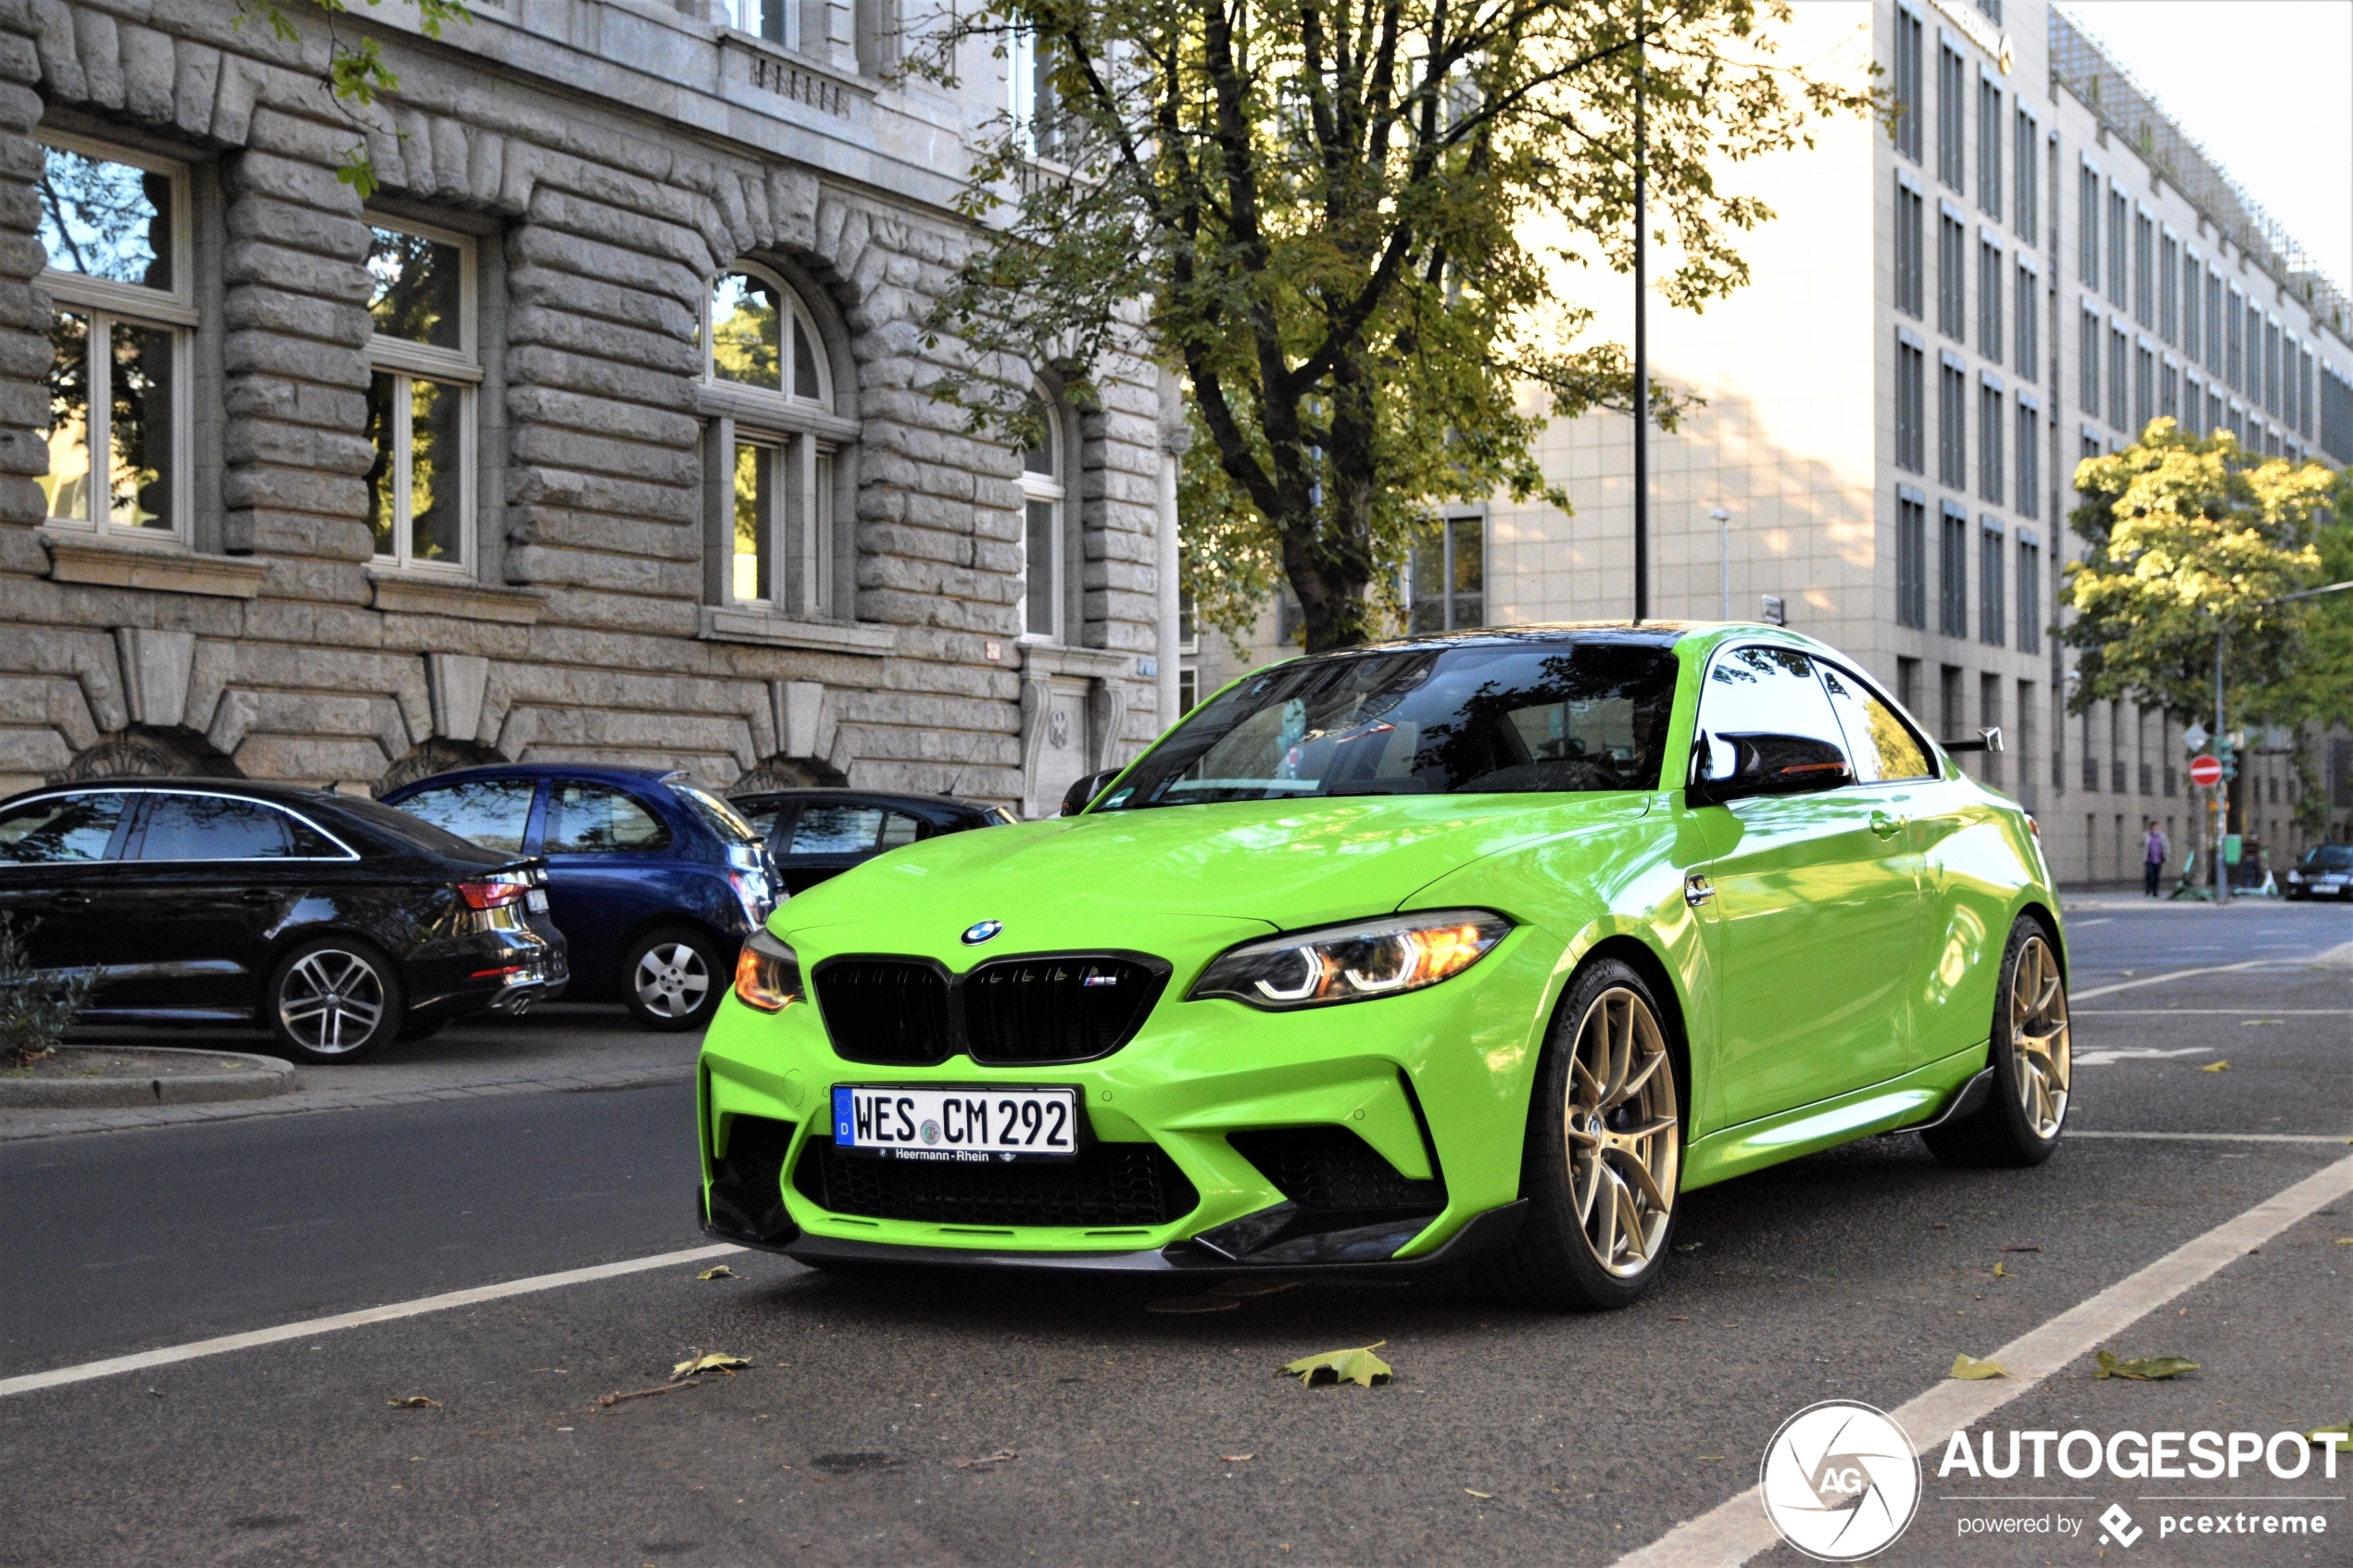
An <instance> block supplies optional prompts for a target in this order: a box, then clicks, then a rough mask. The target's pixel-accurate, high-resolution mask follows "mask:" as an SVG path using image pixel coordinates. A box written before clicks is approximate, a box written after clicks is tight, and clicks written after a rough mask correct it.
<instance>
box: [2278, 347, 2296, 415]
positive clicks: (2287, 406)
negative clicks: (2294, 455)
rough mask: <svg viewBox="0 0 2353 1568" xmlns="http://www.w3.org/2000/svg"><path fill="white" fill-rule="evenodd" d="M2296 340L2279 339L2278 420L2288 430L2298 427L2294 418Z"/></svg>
mask: <svg viewBox="0 0 2353 1568" xmlns="http://www.w3.org/2000/svg"><path fill="white" fill-rule="evenodd" d="M2297 412H2298V410H2297V407H2296V340H2295V339H2294V338H2292V337H2283V338H2282V339H2281V340H2280V422H2281V423H2282V424H2284V425H2285V426H2287V428H2288V429H2290V430H2295V429H2296V428H2298V421H2297V419H2296V415H2297Z"/></svg>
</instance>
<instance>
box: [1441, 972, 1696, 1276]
mask: <svg viewBox="0 0 2353 1568" xmlns="http://www.w3.org/2000/svg"><path fill="white" fill-rule="evenodd" d="M1629 1001H1630V1002H1632V1003H1636V1004H1639V1007H1640V1009H1641V1013H1640V1015H1639V1017H1638V1018H1637V1019H1636V1020H1635V1021H1634V1022H1630V1023H1629V1024H1628V1034H1629V1038H1630V1039H1631V1040H1632V1042H1633V1043H1632V1045H1631V1046H1630V1047H1629V1048H1627V1050H1626V1051H1625V1053H1624V1065H1623V1067H1622V1068H1619V1069H1617V1071H1616V1082H1615V1083H1602V1082H1600V1081H1599V1079H1598V1077H1597V1076H1596V1075H1594V1074H1592V1073H1581V1072H1580V1071H1579V1068H1578V1067H1577V1066H1576V1065H1575V1064H1576V1063H1578V1062H1579V1059H1580V1058H1582V1057H1586V1056H1588V1055H1590V1054H1591V1053H1592V1050H1593V1049H1594V1048H1595V1046H1596V1044H1597V1042H1596V1040H1595V1039H1594V1038H1593V1037H1592V1035H1589V1033H1588V1030H1589V1026H1590V1025H1592V1022H1594V1019H1595V1016H1596V1013H1597V1011H1598V1012H1599V1013H1600V1016H1601V1018H1602V1020H1603V1021H1604V1023H1605V1024H1607V1026H1608V1028H1609V1029H1611V1030H1612V1031H1615V1030H1616V1029H1617V1022H1616V1021H1617V1020H1619V1019H1621V1018H1623V1017H1625V1016H1626V1015H1625V1013H1624V1012H1623V1008H1624V1006H1625V1004H1626V1003H1628V1002H1629ZM1599 1043H1600V1044H1601V1045H1602V1046H1603V1047H1604V1048H1606V1047H1607V1039H1606V1037H1604V1039H1603V1040H1602V1041H1601V1042H1599ZM1678 1047H1679V1042H1678V1041H1676V1040H1675V1039H1674V1037H1673V1035H1672V1033H1671V1031H1670V1028H1669V1025H1668V1023H1667V1015H1666V1014H1665V1013H1664V1012H1663V1011H1662V1010H1660V1008H1659V1006H1658V1001H1657V998H1656V997H1654V996H1653V995H1652V994H1651V989H1650V986H1649V985H1647V984H1645V983H1644V981H1643V980H1642V976H1641V975H1640V974H1637V973H1636V972H1634V971H1633V970H1632V969H1631V968H1629V966H1628V965H1626V964H1624V963H1622V962H1620V961H1618V960H1616V959H1609V958H1604V959H1598V960H1594V961H1593V962H1592V963H1589V964H1587V965H1586V966H1585V967H1584V968H1583V969H1581V970H1579V972H1577V974H1576V976H1575V978H1573V979H1572V980H1570V982H1569V984H1568V989H1567V992H1566V993H1564V995H1563V996H1562V997H1561V1005H1560V1008H1559V1010H1557V1011H1556V1012H1555V1013H1554V1016H1553V1027H1552V1032H1551V1035H1550V1036H1549V1037H1548V1038H1547V1039H1546V1041H1545V1044H1544V1054H1543V1055H1542V1057H1541V1059H1540V1060H1538V1062H1537V1064H1536V1085H1535V1090H1534V1092H1533V1094H1531V1095H1530V1096H1529V1108H1528V1131H1527V1135H1526V1136H1525V1138H1524V1140H1523V1141H1522V1144H1521V1154H1520V1177H1519V1194H1520V1197H1522V1198H1525V1199H1527V1200H1528V1209H1527V1214H1526V1219H1525V1220H1524V1222H1523V1223H1522V1224H1521V1225H1520V1231H1519V1236H1518V1237H1517V1238H1516V1240H1515V1241H1514V1242H1513V1243H1512V1246H1511V1249H1510V1250H1509V1251H1507V1252H1505V1253H1504V1254H1503V1255H1502V1256H1501V1257H1499V1258H1496V1259H1494V1260H1492V1261H1490V1262H1488V1263H1486V1264H1484V1265H1483V1266H1482V1267H1481V1270H1480V1273H1481V1277H1482V1278H1483V1280H1484V1282H1485V1283H1486V1284H1487V1286H1489V1288H1491V1290H1493V1291H1494V1292H1495V1293H1496V1294H1497V1295H1499V1296H1501V1297H1503V1298H1504V1299H1505V1300H1508V1301H1510V1302H1512V1303H1514V1304H1515V1305H1518V1306H1524V1307H1545V1308H1554V1309H1560V1308H1568V1309H1577V1310H1583V1311H1614V1310H1615V1309H1617V1308H1619V1307H1627V1306H1630V1305H1632V1304H1633V1303H1634V1302H1635V1301H1637V1300H1639V1299H1640V1298H1642V1293H1643V1292H1644V1291H1646V1290H1648V1289H1649V1288H1650V1286H1651V1282H1652V1281H1653V1280H1655V1279H1656V1278H1657V1277H1658V1274H1659V1272H1660V1269H1661V1267H1662V1266H1663V1265H1664V1263H1665V1261H1666V1259H1667V1254H1668V1250H1669V1247H1670V1244H1671V1243H1672V1241H1673V1239H1674V1234H1675V1211H1674V1210H1675V1197H1676V1192H1677V1188H1678V1186H1679V1185H1680V1179H1681V1174H1682V1153H1683V1135H1684V1127H1683V1121H1682V1116H1683V1111H1682V1107H1683V1106H1684V1105H1685V1104H1686V1103H1687V1098H1686V1096H1687V1085H1686V1084H1685V1082H1684V1074H1683V1072H1682V1069H1681V1066H1680V1060H1681V1056H1680V1050H1679V1048H1678ZM1654 1057H1655V1059H1656V1060H1655V1061H1654V1060H1652V1059H1653V1058H1654ZM1588 1080H1592V1082H1591V1084H1590V1086H1588ZM1629 1083H1630V1084H1631V1085H1633V1087H1632V1088H1631V1089H1630V1091H1629V1089H1628V1087H1627V1085H1629ZM1613 1094H1619V1095H1621V1096H1622V1097H1623V1098H1620V1099H1619V1100H1617V1102H1615V1103H1613V1102H1612V1101H1611V1096H1612V1095H1613ZM1596 1108H1598V1110H1597V1109H1596ZM1662 1122H1663V1123H1664V1124H1663V1125H1661V1124H1660V1123H1662ZM1572 1123H1576V1131H1575V1132H1574V1133H1572ZM1643 1128H1649V1129H1650V1130H1649V1131H1647V1132H1644V1131H1642V1129H1643ZM1662 1138H1663V1139H1665V1140H1666V1142H1665V1143H1664V1144H1663V1145H1662V1144H1660V1143H1659V1142H1658V1141H1657V1140H1659V1139H1662ZM1613 1139H1615V1140H1617V1141H1612V1140H1613ZM1586 1149H1591V1150H1592V1153H1591V1154H1584V1153H1583V1152H1582V1151H1583V1150H1586ZM1580 1159H1581V1160H1582V1161H1583V1162H1582V1163H1579V1160H1580ZM1636 1167H1639V1168H1640V1170H1641V1173H1642V1178H1645V1179H1647V1180H1648V1181H1649V1184H1650V1190H1649V1193H1648V1194H1646V1193H1645V1191H1644V1189H1643V1188H1642V1185H1639V1183H1638V1182H1634V1181H1629V1180H1628V1179H1627V1176H1628V1175H1630V1174H1633V1171H1634V1168H1636ZM1661 1176H1663V1177H1664V1180H1660V1179H1659V1178H1660V1177H1661ZM1580 1181H1581V1182H1582V1183H1583V1185H1584V1186H1585V1189H1586V1197H1585V1198H1583V1200H1582V1202H1581V1203H1580V1200H1579V1183H1580ZM1621 1189H1623V1192H1624V1194H1625V1196H1626V1201H1627V1202H1628V1203H1629V1204H1630V1205H1631V1207H1630V1209H1621V1208H1619V1207H1618V1206H1617V1195H1618V1194H1619V1192H1620V1190H1621ZM1650 1196H1657V1197H1662V1198H1665V1200H1666V1207H1665V1209H1664V1210H1659V1209H1658V1208H1656V1207H1655V1205H1653V1204H1652V1203H1651V1202H1650V1201H1649V1198H1650ZM1605 1203H1606V1204H1608V1205H1609V1207H1608V1209H1607V1210H1606V1211H1604V1210H1603V1208H1602V1206H1603V1205H1604V1204H1605ZM1629 1213H1630V1214H1631V1215H1632V1216H1633V1218H1634V1219H1635V1222H1636V1223H1635V1224H1634V1225H1633V1226H1632V1227H1630V1230H1631V1232H1632V1234H1633V1235H1634V1236H1639V1237H1640V1240H1639V1241H1636V1242H1631V1243H1629V1242H1627V1241H1626V1239H1625V1237H1626V1233H1627V1231H1628V1229H1629V1227H1625V1226H1623V1225H1621V1223H1620V1218H1621V1216H1623V1215H1626V1214H1629ZM1597 1230H1598V1231H1600V1232H1601V1233H1602V1234H1601V1235H1600V1236H1597V1235H1596V1231H1597ZM1604 1245H1607V1247H1608V1248H1609V1251H1610V1255H1611V1257H1612V1259H1613V1262H1612V1263H1608V1264H1605V1263H1604V1258H1603V1252H1602V1248H1603V1247H1604ZM1621 1246H1623V1247H1624V1248H1625V1251H1626V1254H1627V1256H1626V1258H1625V1259H1624V1260H1623V1261H1616V1260H1617V1253H1618V1251H1619V1248H1621Z"/></svg>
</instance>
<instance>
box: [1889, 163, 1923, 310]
mask: <svg viewBox="0 0 2353 1568" xmlns="http://www.w3.org/2000/svg"><path fill="white" fill-rule="evenodd" d="M1927 208H1928V202H1927V198H1925V197H1924V196H1923V195H1921V194H1920V193H1919V191H1918V190H1916V189H1914V188H1913V187H1912V186H1910V185H1908V184H1906V182H1904V181H1902V180H1898V181H1897V182H1896V183H1895V308H1896V309H1898V310H1901V311H1903V312H1904V313H1905V314H1906V315H1907V316H1910V317H1911V318H1913V319H1914V320H1926V319H1927V316H1928V296H1927V285H1926V281H1925V279H1924V278H1923V277H1922V276H1921V273H1922V271H1923V270H1924V267H1923V263H1924V261H1925V259H1926V258H1925V257H1923V256H1922V254H1921V247H1922V245H1924V244H1925V238H1924V236H1923V234H1922V229H1923V228H1924V226H1925V219H1926V213H1927Z"/></svg>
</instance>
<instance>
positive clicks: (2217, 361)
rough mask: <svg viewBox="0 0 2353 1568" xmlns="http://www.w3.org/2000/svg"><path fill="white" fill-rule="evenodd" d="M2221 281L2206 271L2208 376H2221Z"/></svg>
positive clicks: (2215, 274) (2216, 275) (2219, 277)
mask: <svg viewBox="0 0 2353 1568" xmlns="http://www.w3.org/2000/svg"><path fill="white" fill-rule="evenodd" d="M2222 339H2223V331H2222V280H2221V276H2220V275H2218V274H2217V273H2215V272H2213V271H2211V270H2208V273H2207V274H2206V370H2207V373H2208V375H2215V376H2219V375H2221V374H2222Z"/></svg>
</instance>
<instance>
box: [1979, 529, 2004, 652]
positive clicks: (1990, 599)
mask: <svg viewBox="0 0 2353 1568" xmlns="http://www.w3.org/2000/svg"><path fill="white" fill-rule="evenodd" d="M2006 548H2007V541H2005V540H2004V539H2003V537H2002V529H2001V525H2000V524H1999V523H1997V522H1995V521H1994V520H1993V519H1992V518H1987V519H1986V520H1985V521H1984V523H1983V525H1982V527H1981V528H1980V529H1979V530H1978V535H1977V556H1978V558H1977V640H1978V641H1979V642H1982V643H1984V644H1985V645H1987V646H1990V647H2000V646H2002V644H2003V642H2004V641H2005V639H2006V638H2007V635H2008V630H2009V628H2008V622H2007V615H2006V611H2005V608H2004V606H2003V602H2002V587H2003V581H2002V580H2003V578H2004V577H2005V576H2007V572H2006V571H2004V569H2003V565H2002V559H2003V555H2004V552H2005V550H2006Z"/></svg>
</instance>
